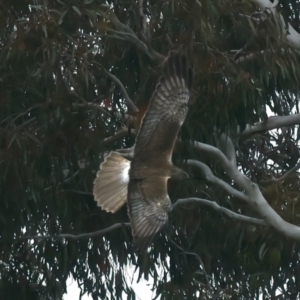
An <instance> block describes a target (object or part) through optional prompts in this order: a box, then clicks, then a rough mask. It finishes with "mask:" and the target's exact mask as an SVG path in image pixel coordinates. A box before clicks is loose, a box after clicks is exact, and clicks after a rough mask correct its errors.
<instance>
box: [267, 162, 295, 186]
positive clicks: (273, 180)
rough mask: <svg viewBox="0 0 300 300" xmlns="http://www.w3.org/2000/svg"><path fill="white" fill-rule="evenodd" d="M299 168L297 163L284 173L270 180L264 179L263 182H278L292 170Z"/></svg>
mask: <svg viewBox="0 0 300 300" xmlns="http://www.w3.org/2000/svg"><path fill="white" fill-rule="evenodd" d="M299 168H300V163H297V164H296V165H295V166H294V167H293V168H291V169H290V170H289V171H287V172H286V173H285V174H283V175H282V176H281V177H278V178H276V177H273V178H272V179H271V180H266V181H264V182H279V181H281V180H284V179H285V178H286V177H288V176H289V175H291V174H292V173H293V172H295V171H297V170H298V169H299Z"/></svg>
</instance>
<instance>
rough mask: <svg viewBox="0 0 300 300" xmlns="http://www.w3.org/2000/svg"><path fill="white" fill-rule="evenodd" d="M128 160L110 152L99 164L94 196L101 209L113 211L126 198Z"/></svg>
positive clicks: (117, 208)
mask: <svg viewBox="0 0 300 300" xmlns="http://www.w3.org/2000/svg"><path fill="white" fill-rule="evenodd" d="M129 169H130V161H129V160H127V159H126V158H124V157H122V156H121V155H120V154H118V153H117V152H110V154H109V155H108V156H107V157H106V158H105V160H104V162H103V163H102V164H101V165H100V170H99V171H98V173H97V177H96V179H95V181H94V190H93V193H94V198H95V201H97V205H98V206H100V207H101V208H102V209H104V210H106V211H108V212H111V213H115V212H116V211H118V210H119V209H120V208H121V207H122V206H123V205H124V204H125V203H126V200H127V185H128V182H129V174H128V172H129Z"/></svg>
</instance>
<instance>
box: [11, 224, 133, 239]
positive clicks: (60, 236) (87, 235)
mask: <svg viewBox="0 0 300 300" xmlns="http://www.w3.org/2000/svg"><path fill="white" fill-rule="evenodd" d="M122 227H130V223H116V224H114V225H112V226H110V227H107V228H105V229H102V230H98V231H94V232H89V233H83V234H77V235H76V234H68V233H63V234H57V235H44V236H43V235H33V236H22V237H19V238H17V239H16V240H15V242H18V241H20V240H49V239H64V238H65V239H70V240H79V239H83V238H91V237H95V236H100V235H104V234H106V233H108V232H110V231H113V230H115V229H118V228H122Z"/></svg>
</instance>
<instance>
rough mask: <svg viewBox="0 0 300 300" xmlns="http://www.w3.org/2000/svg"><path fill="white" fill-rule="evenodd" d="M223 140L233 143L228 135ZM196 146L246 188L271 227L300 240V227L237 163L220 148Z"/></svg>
mask: <svg viewBox="0 0 300 300" xmlns="http://www.w3.org/2000/svg"><path fill="white" fill-rule="evenodd" d="M220 138H221V139H224V138H225V137H224V135H223V136H221V137H220ZM223 142H226V143H227V144H228V143H231V140H230V139H229V137H227V138H226V141H223ZM230 147H231V146H230ZM195 148H196V149H198V150H201V151H205V152H207V153H208V154H211V155H213V156H214V157H216V158H217V159H218V160H219V161H220V163H221V164H222V166H223V168H224V170H225V171H226V173H227V174H228V175H229V176H230V178H231V179H232V180H234V181H235V182H236V183H237V184H238V185H239V186H240V187H241V188H242V189H244V190H245V193H246V195H247V196H248V199H249V200H248V203H249V205H251V207H252V208H253V209H255V210H256V211H257V213H258V214H259V215H260V216H261V217H262V218H263V219H264V221H265V222H266V223H267V224H269V225H270V226H271V227H273V228H274V229H275V230H277V231H278V232H280V233H282V234H283V235H285V236H286V237H289V238H292V239H294V240H300V227H298V226H296V225H293V224H290V223H288V222H286V221H284V220H283V219H282V218H281V217H280V216H279V215H278V214H277V212H276V211H275V210H274V209H273V208H272V207H271V206H270V205H269V203H268V202H267V201H266V199H265V198H264V197H263V195H262V193H261V191H260V190H259V188H258V186H257V184H255V183H254V182H252V181H251V180H250V179H249V178H248V177H247V176H245V175H244V174H242V173H241V172H240V171H239V170H238V168H237V166H236V164H234V163H232V161H229V160H228V159H227V158H226V156H225V155H224V154H223V153H222V152H221V151H220V150H219V149H217V148H215V147H213V146H209V145H206V144H203V143H200V142H197V143H195ZM231 148H232V147H231Z"/></svg>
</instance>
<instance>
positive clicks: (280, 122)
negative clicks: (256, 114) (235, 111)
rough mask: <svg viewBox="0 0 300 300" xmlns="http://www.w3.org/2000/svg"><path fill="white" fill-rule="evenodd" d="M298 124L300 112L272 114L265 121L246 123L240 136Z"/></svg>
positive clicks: (299, 122)
mask: <svg viewBox="0 0 300 300" xmlns="http://www.w3.org/2000/svg"><path fill="white" fill-rule="evenodd" d="M298 124H300V114H294V115H289V116H272V117H269V118H268V119H267V120H266V121H263V122H259V123H256V124H254V125H253V126H251V125H247V127H246V129H245V130H244V131H243V132H242V134H241V135H242V136H245V135H249V134H253V133H257V132H260V131H269V130H273V129H276V128H281V127H288V126H295V125H298Z"/></svg>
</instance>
